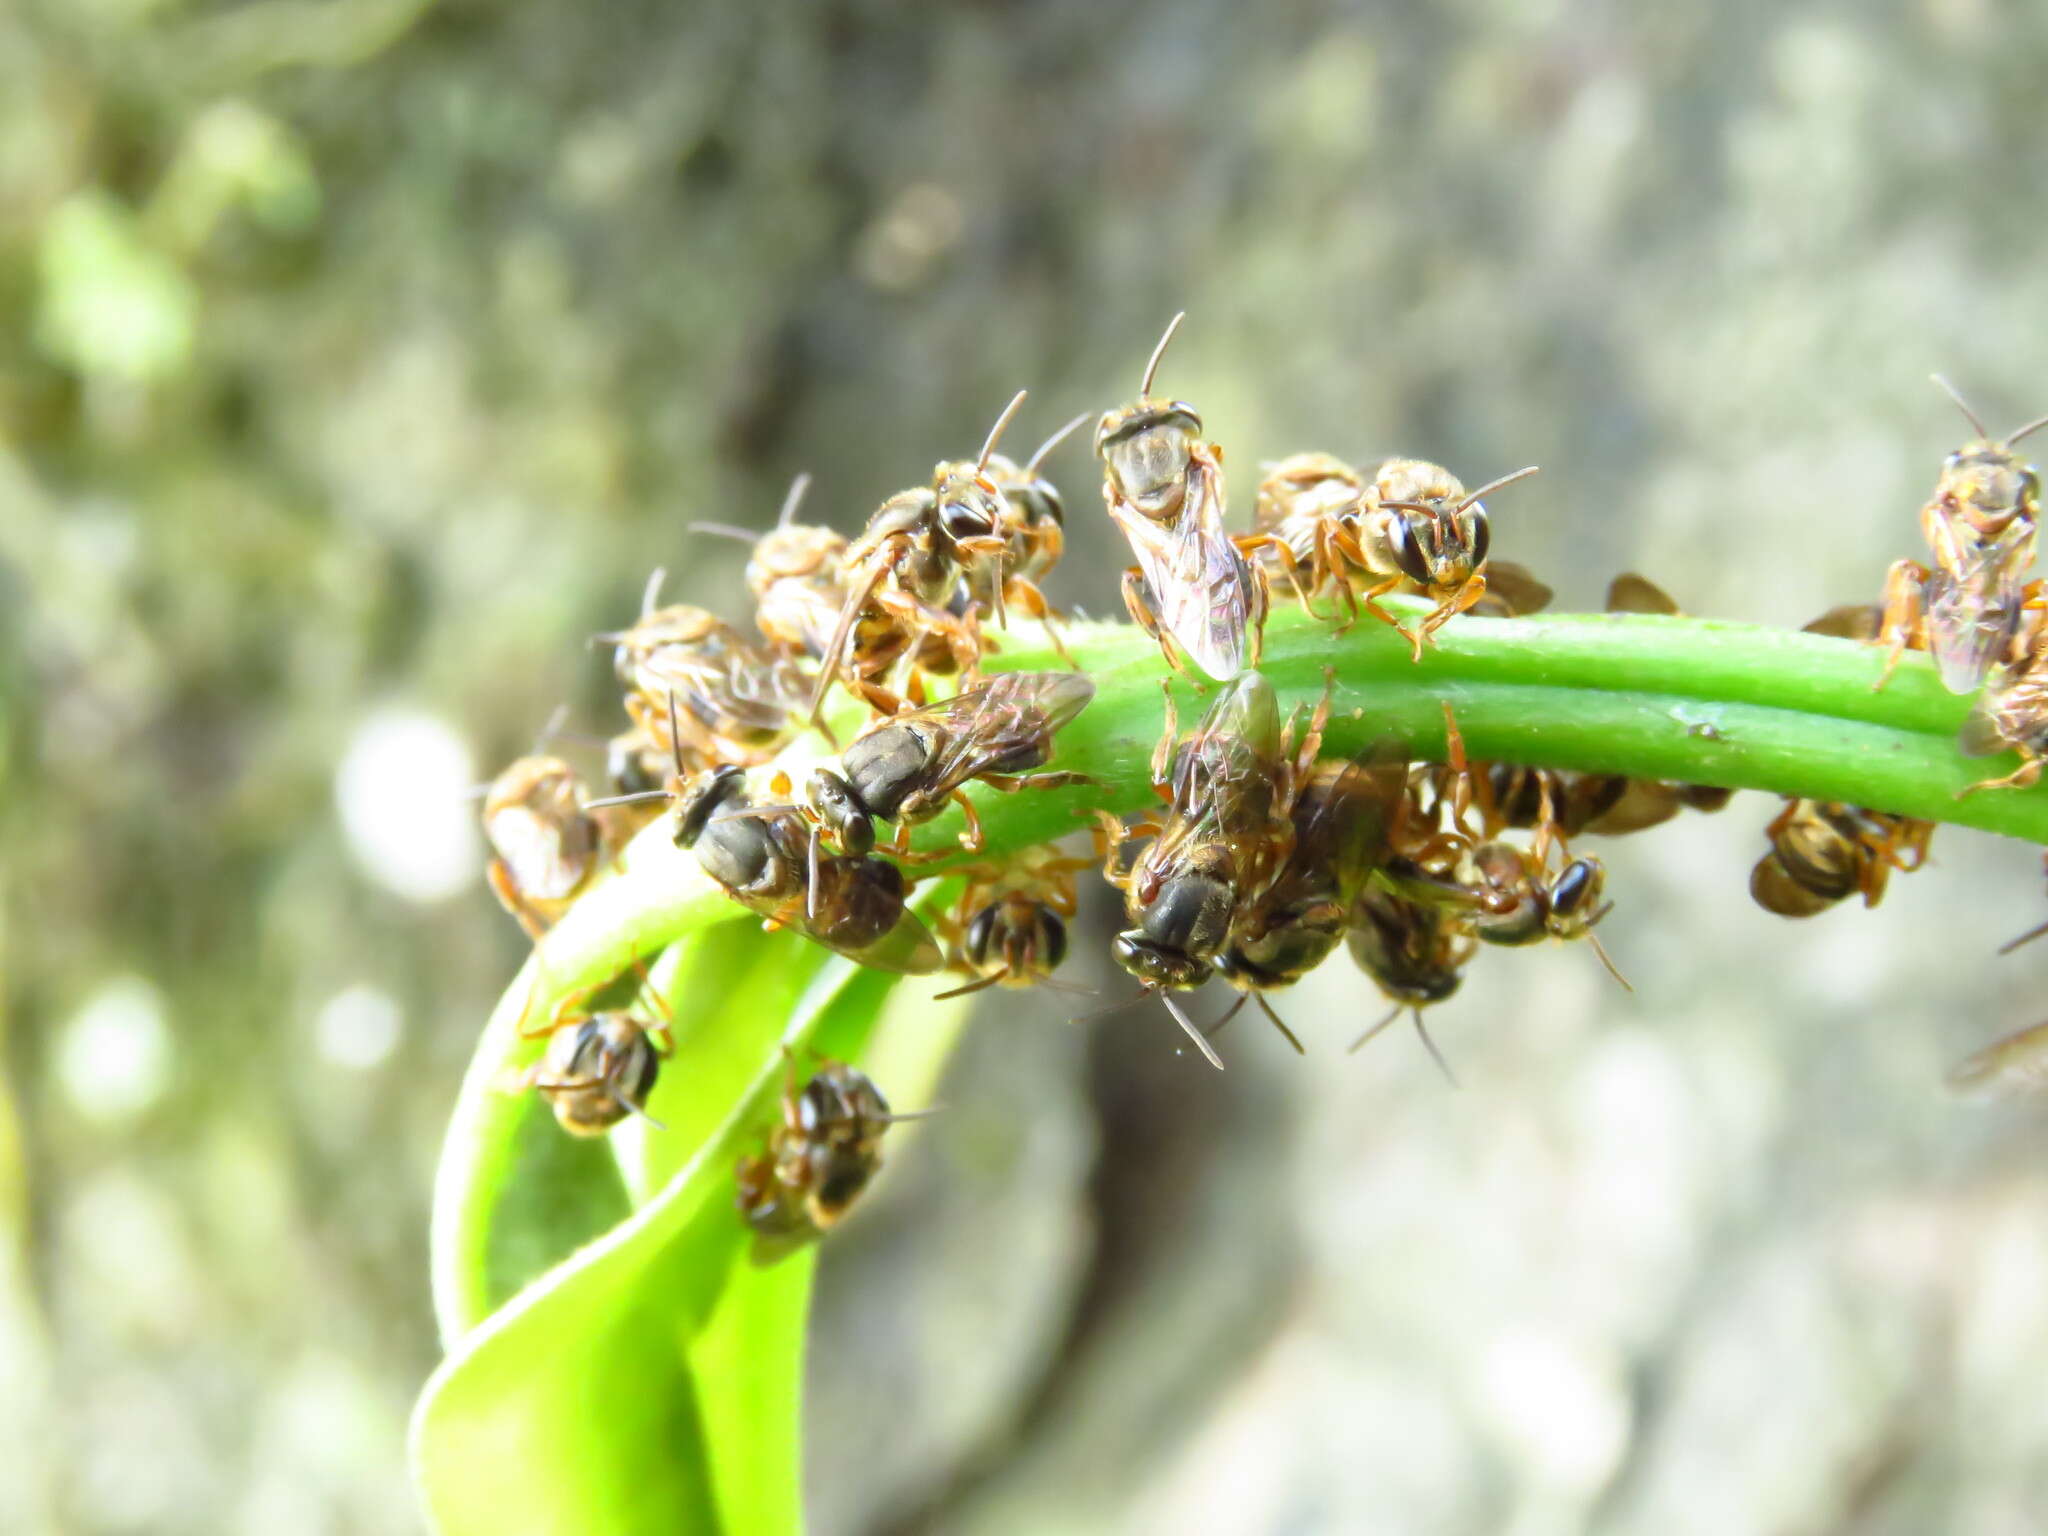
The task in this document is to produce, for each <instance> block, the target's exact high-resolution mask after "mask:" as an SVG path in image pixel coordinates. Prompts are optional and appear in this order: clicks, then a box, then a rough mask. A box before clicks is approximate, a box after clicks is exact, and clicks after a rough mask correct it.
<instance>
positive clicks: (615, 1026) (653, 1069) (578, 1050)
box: [498, 960, 675, 1136]
mask: <svg viewBox="0 0 2048 1536" xmlns="http://www.w3.org/2000/svg"><path fill="white" fill-rule="evenodd" d="M633 968H634V969H635V970H636V971H638V972H639V975H640V987H641V992H642V994H643V995H644V996H645V998H646V999H647V1001H648V1003H649V1004H650V1005H651V1009H652V1011H653V1012H654V1013H655V1014H658V1015H659V1017H660V1019H661V1022H660V1023H658V1024H650V1023H647V1022H644V1021H643V1020H642V1019H641V1017H640V1016H639V1015H638V1014H637V1013H634V1012H630V1011H626V1010H618V1009H613V1010H604V1011H592V1010H590V1009H587V1008H584V1007H583V1006H582V1004H583V1001H584V999H586V998H588V997H589V996H590V995H591V994H592V993H594V992H597V991H599V990H601V989H603V988H605V987H608V986H610V985H612V983H611V981H609V980H606V981H600V982H597V983H595V984H594V985H592V986H588V987H584V988H582V989H581V990H579V991H577V992H572V993H570V994H569V995H568V996H566V997H564V998H563V999H562V1000H561V1001H560V1002H559V1003H557V1004H556V1005H555V1008H554V1011H553V1012H552V1013H551V1014H550V1015H549V1016H548V1017H547V1018H546V1019H545V1020H543V1021H542V1022H541V1023H540V1025H539V1026H538V1027H537V1028H534V1027H529V1026H528V1025H527V1024H526V1022H525V1021H524V1020H523V1019H522V1020H521V1021H520V1024H519V1034H520V1036H521V1038H523V1039H532V1038H534V1037H536V1036H540V1035H545V1036H546V1037H547V1042H548V1043H547V1049H546V1051H545V1052H543V1053H542V1055H541V1058H540V1060H539V1061H537V1062H535V1063H534V1064H533V1065H532V1066H530V1067H528V1068H526V1069H525V1070H523V1071H515V1072H512V1073H509V1074H507V1075H505V1076H503V1077H501V1079H500V1080H499V1083H498V1086H499V1087H501V1088H502V1089H504V1090H505V1091H507V1092H511V1093H518V1092H522V1091H524V1090H525V1089H528V1088H531V1089H534V1090H536V1091H538V1092H539V1093H540V1094H541V1095H542V1097H544V1098H545V1099H547V1101H548V1107H549V1108H550V1109H552V1110H553V1111H554V1115H555V1120H556V1121H557V1123H559V1124H560V1125H561V1127H562V1129H563V1130H565V1131H567V1132H568V1133H569V1134H570V1135H572V1136H602V1135H603V1134H604V1133H605V1132H606V1131H608V1130H610V1129H611V1128H612V1127H613V1126H615V1125H617V1124H618V1123H619V1122H620V1121H622V1120H624V1119H625V1118H626V1116H627V1115H629V1114H634V1115H639V1116H641V1117H642V1118H645V1119H647V1120H648V1123H649V1124H651V1125H655V1126H656V1128H657V1129H659V1128H660V1126H659V1124H658V1122H656V1121H654V1120H653V1119H652V1117H650V1116H648V1114H647V1096H648V1095H649V1094H650V1093H652V1092H653V1091H654V1083H655V1079H656V1078H657V1077H658V1076H659V1075H660V1072H661V1064H662V1062H663V1061H665V1060H666V1059H667V1058H668V1057H669V1056H670V1055H671V1054H673V1052H674V1049H675V1043H674V1041H673V1040H672V1039H671V1038H670V1034H669V1030H670V1022H669V1021H670V1014H669V1008H668V1003H667V1002H666V1001H665V1000H664V999H663V998H662V995H661V994H660V993H659V992H657V991H655V990H654V984H653V982H652V981H651V980H650V979H649V977H648V975H647V968H646V967H645V966H643V965H641V964H640V962H639V961H637V960H636V961H634V963H633Z"/></svg>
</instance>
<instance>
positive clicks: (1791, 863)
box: [1749, 800, 1934, 917]
mask: <svg viewBox="0 0 2048 1536" xmlns="http://www.w3.org/2000/svg"><path fill="white" fill-rule="evenodd" d="M1933 830H1934V828H1933V825H1932V823H1929V822H1924V821H1914V820H1912V819H1911V818H1909V817H1905V816H1893V815H1889V814H1887V813H1885V812H1882V811H1867V810H1863V809H1862V808H1860V807H1857V806H1852V805H1840V804H1836V803H1834V802H1832V801H1820V800H1790V801H1787V802H1786V805H1785V809H1784V810H1782V811H1780V812H1779V813H1778V815H1777V816H1776V817H1775V818H1774V819H1773V820H1772V822H1771V824H1770V826H1768V827H1767V828H1765V829H1764V835H1765V836H1766V837H1768V838H1769V839H1770V842H1771V847H1770V851H1769V852H1768V853H1766V854H1765V855H1764V856H1763V857H1762V858H1761V859H1759V860H1758V861H1757V864H1756V868H1755V869H1754V870H1752V871H1751V873H1750V878H1749V892H1750V895H1751V896H1753V897H1754V898H1755V899H1756V904H1757V905H1758V906H1760V907H1762V908H1763V909H1764V910H1765V911H1766V912H1775V913H1777V914H1778V915H1779V916H1780V917H1812V916H1813V915H1814V914H1815V913H1818V912H1825V911H1826V910H1827V909H1828V908H1829V907H1831V906H1833V905H1835V903H1837V902H1839V901H1841V900H1843V899H1844V898H1845V897H1848V896H1853V895H1856V894H1857V893H1859V892H1860V893H1861V894H1862V896H1863V904H1864V905H1865V906H1866V907H1874V906H1876V905H1877V904H1878V902H1879V901H1881V900H1883V898H1884V890H1885V886H1886V884H1887V883H1888V882H1889V880H1890V878H1891V872H1892V871H1893V870H1895V869H1897V870H1905V871H1911V870H1915V869H1918V868H1919V867H1920V865H1921V863H1922V862H1923V861H1924V860H1925V859H1926V857H1927V840H1928V837H1929V836H1930V835H1931V834H1932V832H1933Z"/></svg>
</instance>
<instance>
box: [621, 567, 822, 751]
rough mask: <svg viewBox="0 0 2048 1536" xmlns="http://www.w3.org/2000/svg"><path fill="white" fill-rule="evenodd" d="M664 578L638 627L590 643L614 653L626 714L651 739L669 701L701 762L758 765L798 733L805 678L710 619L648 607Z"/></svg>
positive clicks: (654, 588) (685, 608) (680, 608)
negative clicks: (675, 707)
mask: <svg viewBox="0 0 2048 1536" xmlns="http://www.w3.org/2000/svg"><path fill="white" fill-rule="evenodd" d="M662 576H663V573H662V572H661V571H656V572H655V573H654V576H653V577H652V579H651V580H650V581H649V582H648V585H647V594H646V597H645V598H644V599H643V600H642V604H641V613H640V617H639V619H638V620H636V621H635V622H634V623H633V625H632V626H631V627H630V628H628V629H625V630H621V631H618V632H616V633H612V634H604V635H599V636H597V637H596V638H597V639H599V640H601V641H606V642H610V643H611V644H613V645H615V646H616V651H615V652H614V666H615V668H616V670H617V672H618V677H619V681H620V682H621V683H622V684H623V685H624V686H625V689H626V713H627V714H628V715H629V716H630V717H631V718H632V720H633V721H634V723H635V724H636V725H637V726H638V727H639V728H640V730H641V733H642V734H643V735H644V736H652V735H653V734H654V731H655V727H656V722H657V721H658V720H659V718H660V714H661V711H662V710H663V709H664V708H665V707H666V705H667V701H668V700H670V699H674V700H675V701H677V704H678V705H679V708H680V719H681V721H682V722H683V724H684V731H683V735H684V740H685V745H686V747H687V748H688V750H689V751H690V753H691V754H692V755H693V756H694V757H696V758H697V759H699V760H700V761H702V762H706V763H760V762H766V761H767V760H768V759H769V758H771V757H773V756H774V755H775V754H776V753H777V752H778V751H780V750H781V749H782V748H783V747H784V746H785V745H787V744H788V743H789V742H790V741H791V740H792V739H793V738H794V737H795V736H796V734H797V732H798V730H799V729H800V727H801V724H802V721H801V717H800V716H799V715H798V714H797V709H798V706H799V705H800V703H801V701H802V698H803V688H804V679H803V676H802V674H801V673H800V672H799V671H798V670H797V668H796V666H795V664H794V663H793V662H792V661H790V660H789V659H788V658H787V657H783V656H776V655H771V654H769V653H767V652H764V651H761V650H759V649H757V648H756V647H755V646H754V645H752V644H751V643H750V642H749V641H748V640H747V639H746V637H745V636H744V635H742V634H740V632H739V631H738V630H736V629H734V628H733V627H732V626H731V625H730V624H728V623H726V622H725V621H724V620H723V619H721V618H719V617H718V616H717V615H716V614H713V613H710V612H707V611H706V610H705V609H702V608H698V607H696V606H694V605H692V604H689V603H672V604H670V605H668V606H667V607H663V608H657V607H655V606H654V603H655V599H656V598H657V596H658V595H659V592H660V585H661V580H662Z"/></svg>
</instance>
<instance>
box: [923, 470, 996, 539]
mask: <svg viewBox="0 0 2048 1536" xmlns="http://www.w3.org/2000/svg"><path fill="white" fill-rule="evenodd" d="M969 469H970V472H969V473H964V474H959V475H952V476H949V477H947V480H946V483H945V485H944V486H942V487H941V488H940V491H939V506H938V525H939V532H940V533H942V534H944V535H945V536H946V537H947V538H948V539H950V540H951V541H952V542H953V543H954V545H956V546H957V547H958V548H959V549H960V550H961V551H962V552H963V553H965V554H968V555H975V554H1000V553H1001V552H1002V549H1003V542H1002V539H1001V536H1000V530H1001V528H1002V523H1003V498H1002V493H1001V492H1000V491H998V490H997V489H996V488H995V486H994V485H992V484H990V483H989V481H988V479H987V478H986V477H985V476H982V475H980V474H975V473H972V472H971V469H972V466H969Z"/></svg>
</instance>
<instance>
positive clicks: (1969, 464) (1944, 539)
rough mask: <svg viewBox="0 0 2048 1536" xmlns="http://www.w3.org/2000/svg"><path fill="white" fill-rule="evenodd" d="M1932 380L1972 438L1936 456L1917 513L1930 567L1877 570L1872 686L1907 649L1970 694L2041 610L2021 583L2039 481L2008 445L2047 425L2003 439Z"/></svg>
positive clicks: (2035, 588) (1952, 688) (2036, 515)
mask: <svg viewBox="0 0 2048 1536" xmlns="http://www.w3.org/2000/svg"><path fill="white" fill-rule="evenodd" d="M1934 382H1935V383H1936V384H1938V385H1940V386H1941V388H1942V389H1943V390H1944V391H1945V392H1946V393H1947V394H1948V397H1949V398H1950V399H1951V400H1953V401H1955V403H1956V406H1957V408H1958V409H1959V410H1961V411H1962V413H1963V415H1964V417H1965V418H1967V419H1968V421H1969V423H1970V425H1971V426H1972V427H1973V428H1975V429H1976V432H1977V438H1976V441H1974V442H1970V443H1966V444H1964V445H1963V446H1962V447H1961V448H1959V449H1957V450H1956V451H1955V452H1954V453H1952V454H1950V455H1949V456H1948V458H1947V459H1946V460H1945V461H1944V462H1943V464H1942V468H1941V476H1940V478H1939V479H1938V480H1937V481H1936V482H1935V487H1934V495H1933V496H1932V497H1931V498H1930V499H1929V500H1928V502H1927V504H1926V505H1925V506H1924V507H1922V508H1921V509H1920V529H1921V532H1922V533H1924V534H1925V535H1926V537H1927V542H1928V546H1929V548H1930V549H1931V550H1932V552H1933V555H1934V565H1933V567H1932V569H1930V568H1929V567H1927V566H1924V565H1922V564H1920V562H1919V561H1917V560H1899V561H1895V562H1894V563H1893V565H1892V567H1891V569H1890V571H1888V572H1887V573H1886V575H1885V586H1884V592H1885V596H1884V618H1883V622H1882V625H1881V633H1880V641H1881V643H1884V644H1886V645H1887V646H1888V648H1889V649H1888V654H1887V656H1886V658H1885V665H1884V671H1883V672H1882V673H1881V674H1880V675H1879V677H1878V680H1877V682H1876V683H1875V684H1874V685H1873V686H1874V687H1877V688H1882V687H1883V686H1884V685H1885V683H1886V682H1888V681H1889V680H1890V679H1891V675H1892V671H1893V669H1894V668H1896V667H1897V666H1898V664H1899V657H1900V655H1901V654H1902V653H1903V652H1904V651H1906V650H1907V649H1908V648H1911V649H1914V650H1924V651H1927V652H1929V653H1930V654H1931V655H1932V656H1933V658H1934V665H1935V669H1936V671H1937V672H1938V673H1939V674H1940V676H1941V681H1942V686H1943V687H1945V688H1947V689H1948V691H1949V692H1950V693H1969V692H1970V691H1971V690H1973V689H1974V688H1976V687H1977V686H1978V685H1979V684H1980V683H1982V682H1983V681H1984V678H1985V675H1986V674H1987V673H1988V672H1990V670H1991V668H1992V667H1993V666H1995V665H1997V664H1998V663H1999V662H2000V661H2005V660H2009V659H2011V658H2012V656H2013V654H2014V652H2015V651H2016V650H2017V649H2018V648H2019V647H2020V645H2021V633H2022V630H2023V628H2025V627H2026V626H2027V625H2028V624H2029V623H2030V622H2033V620H2032V617H2031V616H2032V615H2033V614H2035V613H2036V612H2038V611H2039V610H2040V609H2041V608H2042V607H2043V606H2048V603H2044V599H2043V598H2042V596H2041V593H2042V584H2041V583H2040V582H2029V581H2027V580H2026V579H2025V578H2026V573H2027V571H2028V569H2029V567H2031V566H2032V565H2033V563H2034V545H2035V539H2036V534H2037V532H2038V525H2039V522H2040V504H2041V479H2040V476H2039V475H2038V474H2037V473H2036V472H2035V470H2034V467H2033V466H2032V465H2031V464H2027V463H2024V462H2022V461H2021V459H2020V457H2019V455H2018V454H2016V453H2015V452H2014V451H2013V450H2014V448H2015V447H2017V446H2018V444H2019V442H2020V440H2021V439H2022V438H2024V437H2026V436H2027V435H2028V434H2029V433H2031V432H2033V431H2035V430H2036V429H2037V428H2039V427H2041V426H2042V425H2044V424H2048V416H2043V417H2039V418H2037V419H2035V420H2033V421H2030V422H2028V423H2027V424H2026V425H2025V426H2023V427H2021V428H2020V429H2019V430H2018V431H2016V432H2014V433H2013V434H2012V435H2011V436H2009V437H2007V438H2005V439H2004V440H2003V441H2001V440H1999V439H1997V438H1994V437H1992V435H1991V434H1990V432H1988V431H1987V430H1986V429H1985V427H1984V423H1983V422H1982V421H1980V420H1979V419H1978V417H1977V413H1976V412H1975V411H1973V410H1971V409H1970V407H1969V405H1968V403H1967V402H1966V401H1965V400H1964V399H1963V397H1962V396H1961V395H1959V394H1958V393H1956V390H1955V388H1954V387H1953V386H1952V385H1951V384H1950V383H1949V382H1948V380H1946V379H1944V378H1942V377H1941V376H1940V375H1939V374H1937V375H1935V380H1934Z"/></svg>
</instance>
